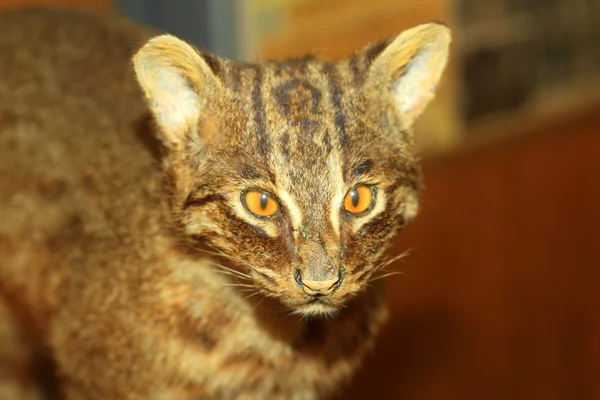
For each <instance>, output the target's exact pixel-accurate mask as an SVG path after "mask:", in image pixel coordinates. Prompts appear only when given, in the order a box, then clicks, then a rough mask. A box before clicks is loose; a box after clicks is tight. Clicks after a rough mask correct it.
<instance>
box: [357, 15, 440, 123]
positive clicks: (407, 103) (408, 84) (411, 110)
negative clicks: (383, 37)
mask: <svg viewBox="0 0 600 400" xmlns="http://www.w3.org/2000/svg"><path fill="white" fill-rule="evenodd" d="M450 42H451V36H450V30H449V29H448V28H447V27H446V26H445V25H442V24H439V23H427V24H422V25H418V26H416V27H414V28H412V29H408V30H406V31H404V32H402V33H401V34H400V35H398V36H396V37H395V38H394V39H393V40H392V41H390V42H389V44H387V46H385V47H383V49H381V50H380V52H379V54H377V55H376V56H375V58H374V59H373V61H372V64H371V66H370V67H369V71H368V72H367V74H368V75H367V80H368V81H369V82H370V83H371V84H373V85H374V86H375V90H377V91H380V90H389V91H391V94H392V96H393V99H394V103H395V106H396V107H397V109H398V111H399V112H400V115H401V118H402V120H403V122H404V124H405V125H406V126H407V127H409V126H412V125H413V123H414V122H415V120H416V119H417V118H418V117H419V116H420V115H421V113H422V112H423V110H425V107H426V106H427V104H428V103H429V102H430V101H431V99H433V96H434V93H435V89H436V87H437V84H438V82H439V81H440V78H441V76H442V72H443V71H444V68H445V67H446V62H447V60H448V54H449V47H450ZM366 51H369V50H366Z"/></svg>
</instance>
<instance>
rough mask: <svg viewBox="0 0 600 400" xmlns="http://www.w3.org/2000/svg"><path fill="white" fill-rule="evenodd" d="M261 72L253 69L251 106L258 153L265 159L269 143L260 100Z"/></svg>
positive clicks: (256, 68) (263, 108)
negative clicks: (257, 141)
mask: <svg viewBox="0 0 600 400" xmlns="http://www.w3.org/2000/svg"><path fill="white" fill-rule="evenodd" d="M262 81H263V71H262V70H261V69H260V68H259V67H254V86H253V87H252V105H253V106H254V123H255V124H256V134H257V135H258V140H259V146H260V151H261V152H262V154H263V156H264V157H266V156H267V154H268V153H269V142H268V139H267V128H266V124H265V106H264V104H263V98H262V93H261V89H262Z"/></svg>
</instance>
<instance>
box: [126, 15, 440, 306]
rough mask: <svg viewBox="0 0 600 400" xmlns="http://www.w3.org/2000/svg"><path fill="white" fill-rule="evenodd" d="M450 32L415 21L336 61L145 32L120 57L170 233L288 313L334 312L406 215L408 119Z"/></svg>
mask: <svg viewBox="0 0 600 400" xmlns="http://www.w3.org/2000/svg"><path fill="white" fill-rule="evenodd" d="M449 44H450V33H449V30H448V29H447V28H446V27H445V26H444V25H441V24H437V23H428V24H423V25H419V26H417V27H415V28H412V29H410V30H407V31H404V32H403V33H401V34H400V35H398V36H397V37H395V38H393V39H390V40H386V41H383V42H381V43H378V44H376V45H370V46H367V47H366V48H364V49H362V50H360V51H358V52H356V53H355V54H354V55H352V56H350V57H349V58H347V59H345V60H343V61H340V62H330V61H326V60H323V59H320V58H316V57H305V58H301V59H292V60H285V61H267V62H262V63H257V64H246V63H239V62H234V61H231V60H224V59H219V58H217V57H215V56H213V55H210V54H205V53H201V52H199V51H197V50H196V49H194V48H193V47H191V46H190V45H188V44H186V43H185V42H183V41H181V40H179V39H177V38H175V37H173V36H169V35H163V36H158V37H155V38H153V39H151V40H150V41H149V42H148V43H147V44H146V45H145V46H144V47H142V49H141V50H140V51H139V52H138V53H137V54H136V55H135V57H134V60H133V64H134V69H135V73H136V76H137V79H138V81H139V83H140V85H141V87H142V89H143V91H144V93H145V95H146V97H147V99H148V102H149V104H150V108H151V110H152V113H153V115H154V117H155V120H156V121H157V124H158V126H159V130H160V139H161V140H162V142H163V143H164V144H165V148H166V149H167V153H168V154H167V156H166V158H165V160H166V168H167V172H168V174H169V178H170V181H171V184H172V188H171V189H172V193H171V196H172V197H171V203H172V207H173V213H174V216H175V218H176V220H177V221H178V224H179V226H180V227H181V228H182V229H181V230H182V234H183V235H185V236H187V238H188V239H189V240H203V241H205V242H207V243H208V244H210V245H211V246H212V247H214V248H216V249H218V251H219V252H221V253H223V254H224V255H225V256H226V257H227V258H229V259H231V260H235V264H236V268H238V269H240V270H242V271H243V272H245V273H247V274H248V275H250V276H251V277H252V279H253V281H254V284H255V285H256V287H257V288H258V289H259V290H260V291H261V292H262V293H263V294H264V295H266V296H270V297H274V298H276V299H278V300H279V301H280V302H281V303H283V304H284V305H286V306H288V307H290V308H291V309H293V310H294V311H297V312H299V313H303V314H306V315H311V314H312V315H314V314H323V313H330V312H335V311H336V310H338V309H339V308H340V307H341V306H342V305H343V304H344V303H345V302H346V301H348V300H349V299H351V298H352V297H354V296H355V295H356V294H357V293H359V292H360V291H361V290H364V289H365V287H366V286H367V285H368V282H369V280H370V279H371V278H372V277H373V274H374V273H375V272H376V270H377V269H378V267H379V266H380V265H381V260H382V255H383V252H384V251H385V249H386V247H387V246H388V244H389V243H390V241H391V239H392V237H393V236H394V235H395V233H396V232H397V231H398V229H399V228H401V227H402V226H404V225H405V224H406V223H407V222H408V221H410V220H411V219H413V218H414V217H415V215H416V214H417V210H418V193H419V167H418V162H417V159H416V157H415V155H414V152H413V134H412V125H413V123H414V121H415V119H416V118H417V117H418V116H419V115H420V114H421V112H422V111H423V109H424V108H425V106H426V105H427V103H428V102H429V101H430V100H431V99H432V97H433V94H434V90H435V88H436V85H437V83H438V81H439V80H440V77H441V75H442V72H443V70H444V67H445V65H446V61H447V58H448V49H449Z"/></svg>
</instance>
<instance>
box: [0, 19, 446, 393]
mask: <svg viewBox="0 0 600 400" xmlns="http://www.w3.org/2000/svg"><path fill="white" fill-rule="evenodd" d="M0 27H1V28H0V29H1V33H2V35H0V54H2V58H1V59H0V77H2V78H1V80H0V220H1V221H2V224H1V225H0V254H2V256H1V257H0V306H2V307H0V311H3V312H2V314H0V318H3V323H4V325H5V326H7V327H11V329H12V330H9V331H7V332H9V333H7V334H6V335H7V337H8V336H10V340H8V339H7V340H6V341H5V343H7V346H8V347H7V348H11V347H12V345H11V343H12V341H13V340H14V341H18V340H22V339H23V338H25V339H26V342H27V346H26V348H27V351H25V350H23V351H22V352H20V354H29V355H30V356H25V355H23V356H22V357H20V356H15V357H11V358H7V359H6V360H7V361H4V359H2V360H0V373H1V372H2V371H9V372H6V373H3V374H2V375H0V395H1V394H2V392H1V390H2V388H3V387H6V388H7V389H6V390H7V391H6V393H11V392H9V390H13V392H15V393H16V391H18V390H23V392H22V393H21V396H26V395H28V396H32V398H33V396H37V395H38V394H37V392H36V390H37V389H32V386H31V385H30V383H31V381H33V380H34V378H35V376H33V375H31V376H30V375H27V374H21V375H22V376H20V377H17V376H14V374H13V373H11V372H10V371H16V369H14V368H13V367H14V365H16V364H19V365H20V367H19V368H21V369H19V371H20V370H27V368H26V364H27V363H29V362H30V361H31V360H32V359H33V360H36V358H37V359H39V358H40V357H42V358H44V359H50V360H52V364H53V365H52V366H51V368H49V369H48V371H46V374H45V375H47V373H49V371H50V372H52V373H53V374H54V375H55V379H54V380H52V381H51V382H50V384H49V385H48V386H47V388H46V389H47V390H46V391H50V392H55V394H56V395H57V396H61V397H64V398H65V399H116V398H119V399H148V398H153V399H188V398H189V399H198V398H210V399H280V398H281V399H315V398H321V397H325V396H327V395H330V394H331V393H333V392H334V391H335V389H336V388H338V387H339V386H340V385H341V384H343V383H344V382H346V381H347V380H348V379H349V378H350V377H351V376H352V374H353V372H354V371H355V370H356V368H357V367H358V365H359V364H360V361H361V359H362V358H363V356H364V355H365V353H366V352H367V351H368V350H369V348H371V346H372V344H373V340H374V338H375V337H376V334H377V332H378V331H379V329H380V326H381V324H382V323H383V322H384V320H385V318H386V312H385V309H384V306H383V303H382V292H381V288H380V282H381V281H376V282H371V283H370V281H371V280H372V279H373V278H374V277H375V276H376V273H377V271H378V268H379V267H380V266H381V265H382V262H383V256H384V251H385V249H386V246H387V245H388V244H389V242H390V240H391V238H392V237H393V236H394V234H395V233H396V232H397V230H398V229H399V228H401V227H402V226H404V224H405V223H406V222H408V221H409V220H410V219H412V218H413V217H414V216H415V215H416V211H417V201H418V192H419V168H418V162H417V159H416V157H415V155H414V154H413V152H412V143H413V137H412V132H411V126H412V123H413V122H414V120H415V119H416V118H417V117H418V115H419V114H420V113H421V112H422V110H423V109H424V107H425V105H426V104H427V102H428V101H429V100H430V99H431V97H432V95H433V90H434V88H435V86H436V84H437V82H438V80H439V79H440V76H441V73H442V71H443V69H444V66H445V63H446V59H447V53H448V45H449V42H450V36H449V33H448V29H447V28H445V27H444V26H442V25H439V24H434V23H432V24H425V25H421V26H418V27H416V28H413V29H411V30H408V31H405V32H403V33H402V34H400V35H399V36H398V37H397V38H395V39H392V40H388V41H384V42H381V43H379V44H376V45H372V46H368V47H366V48H365V49H363V50H361V51H358V52H357V53H356V54H354V55H352V56H351V57H349V58H348V59H346V60H343V61H341V62H337V63H333V62H330V61H327V60H323V59H320V58H317V57H312V56H307V57H305V58H301V59H294V60H286V61H269V62H262V63H257V64H245V63H239V62H233V61H230V60H223V59H219V58H218V57H215V56H213V55H210V54H205V53H201V52H199V51H198V50H196V49H194V48H193V47H191V46H189V45H188V44H186V43H184V42H182V41H180V40H179V39H177V38H174V37H172V36H168V35H162V36H155V35H154V33H153V32H151V31H149V30H146V29H145V28H142V27H138V26H137V25H135V24H133V23H130V22H128V21H124V20H121V19H118V18H116V17H99V16H91V15H85V14H78V13H74V12H66V11H51V10H28V11H20V12H10V13H5V14H3V15H2V16H1V17H0ZM152 36H154V37H153V38H152V39H150V40H148V39H149V38H150V37H152ZM144 43H145V44H144ZM132 60H133V61H132ZM140 88H141V90H140ZM144 97H145V98H146V101H145V100H144ZM146 104H148V105H149V107H148V106H147V105H146ZM358 185H363V186H367V187H368V188H370V190H371V191H372V195H373V201H372V205H371V206H370V207H369V209H368V210H367V211H366V212H364V213H361V214H359V215H354V214H352V213H349V212H348V211H346V210H344V207H343V203H344V198H345V196H347V195H348V194H349V191H350V190H352V189H353V188H354V187H356V186H358ZM253 190H254V191H260V192H261V193H268V194H269V196H271V197H272V199H274V200H275V201H276V202H277V204H278V205H279V210H278V212H277V213H275V214H274V215H272V216H270V217H268V218H259V217H257V216H256V215H255V214H253V213H252V212H250V211H249V209H248V205H247V204H245V203H244V193H247V192H248V191H253ZM330 281H331V282H335V287H334V286H331V287H330V288H328V292H327V293H326V294H323V293H324V292H323V293H320V294H318V295H315V292H314V291H312V289H310V290H308V289H307V285H306V283H307V282H311V284H314V283H315V282H317V283H318V282H330ZM298 314H300V315H298ZM17 331H18V332H21V334H17V333H14V332H17ZM0 333H1V332H0ZM3 345H4V343H2V344H0V354H3V353H2V351H3V349H2V346H3ZM3 363H5V365H2V364H3ZM21 364H22V365H21ZM23 376H25V377H26V378H23ZM3 384H4V386H2V385H3ZM11 385H12V386H11ZM20 387H22V389H19V388H20ZM26 391H28V392H27V393H28V394H26ZM20 398H25V397H20Z"/></svg>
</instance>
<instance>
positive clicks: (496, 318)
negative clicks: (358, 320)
mask: <svg viewBox="0 0 600 400" xmlns="http://www.w3.org/2000/svg"><path fill="white" fill-rule="evenodd" d="M598 111H600V109H596V110H595V112H594V113H592V114H591V115H589V116H585V117H584V116H582V117H581V118H577V119H574V120H568V121H565V122H563V123H558V124H547V125H546V126H542V127H540V129H539V131H538V132H535V133H533V134H531V135H526V136H519V137H514V138H512V139H510V140H507V141H505V142H500V143H496V144H495V145H493V146H489V147H487V148H483V149H475V150H471V151H467V152H465V153H462V154H456V155H452V156H447V157H445V158H442V159H438V160H433V161H431V162H427V163H426V165H425V184H426V189H425V192H424V198H423V207H422V214H421V215H420V216H419V217H418V218H417V220H416V221H415V222H414V223H413V224H412V225H409V226H408V227H407V228H406V229H405V231H404V232H402V233H401V234H400V236H399V238H398V240H397V244H396V248H395V250H394V251H395V252H400V251H403V250H404V249H407V248H412V249H413V251H412V255H411V256H410V257H409V258H408V260H407V261H405V262H402V263H398V264H396V265H395V267H394V268H393V269H394V270H402V271H405V272H406V273H407V274H408V276H407V277H402V276H393V277H390V278H388V279H389V280H388V290H389V291H388V298H389V303H390V306H391V309H392V313H393V316H392V319H391V321H390V324H389V325H388V326H387V329H386V330H385V332H384V334H383V336H382V337H381V340H380V341H379V343H378V346H377V350H376V352H375V354H374V356H373V357H372V359H371V360H370V362H369V363H367V365H366V367H365V369H364V371H363V372H362V374H361V375H360V376H359V377H358V378H357V379H356V381H355V383H354V384H353V386H352V388H351V389H350V390H349V391H348V392H347V393H346V394H345V395H344V396H343V397H342V398H344V399H380V400H384V399H390V400H391V399H402V400H429V399H431V400H433V399H443V400H453V399H457V400H458V399H460V400H470V399H473V400H476V399H477V400H480V399H486V400H490V399H511V400H531V399H544V400H559V399H560V400H575V399H577V400H579V399H600V379H599V378H600V375H599V371H600V116H599V115H600V114H599V113H598Z"/></svg>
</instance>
